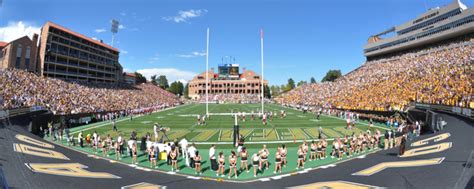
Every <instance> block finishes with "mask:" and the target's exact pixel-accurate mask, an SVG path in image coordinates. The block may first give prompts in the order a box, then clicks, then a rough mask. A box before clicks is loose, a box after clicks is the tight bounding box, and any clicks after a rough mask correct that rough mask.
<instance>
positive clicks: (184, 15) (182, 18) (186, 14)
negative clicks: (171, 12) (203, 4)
mask: <svg viewBox="0 0 474 189" xmlns="http://www.w3.org/2000/svg"><path fill="white" fill-rule="evenodd" d="M205 13H207V10H206V9H197V10H193V9H190V10H186V11H183V10H180V11H179V12H178V15H176V16H168V17H163V20H166V21H173V22H176V23H181V22H188V20H189V19H191V18H196V17H200V16H203V15H204V14H205Z"/></svg>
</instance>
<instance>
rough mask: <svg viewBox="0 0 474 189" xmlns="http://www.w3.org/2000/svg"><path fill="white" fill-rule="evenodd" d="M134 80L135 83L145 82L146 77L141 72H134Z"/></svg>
mask: <svg viewBox="0 0 474 189" xmlns="http://www.w3.org/2000/svg"><path fill="white" fill-rule="evenodd" d="M135 82H136V83H137V84H141V83H146V78H145V76H143V75H142V74H141V73H138V72H135Z"/></svg>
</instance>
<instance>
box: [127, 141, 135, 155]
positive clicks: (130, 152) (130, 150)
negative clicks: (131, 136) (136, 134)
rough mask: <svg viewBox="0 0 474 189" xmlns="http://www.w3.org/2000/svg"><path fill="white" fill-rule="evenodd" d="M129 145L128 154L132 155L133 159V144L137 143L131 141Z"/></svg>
mask: <svg viewBox="0 0 474 189" xmlns="http://www.w3.org/2000/svg"><path fill="white" fill-rule="evenodd" d="M127 144H128V154H130V157H132V155H133V154H132V148H133V144H135V141H134V140H129V141H128V142H127Z"/></svg>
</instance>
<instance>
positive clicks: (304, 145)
mask: <svg viewBox="0 0 474 189" xmlns="http://www.w3.org/2000/svg"><path fill="white" fill-rule="evenodd" d="M307 154H308V143H306V141H303V160H304V161H306V156H307Z"/></svg>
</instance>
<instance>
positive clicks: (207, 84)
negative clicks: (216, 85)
mask: <svg viewBox="0 0 474 189" xmlns="http://www.w3.org/2000/svg"><path fill="white" fill-rule="evenodd" d="M206 116H209V28H207V40H206Z"/></svg>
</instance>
